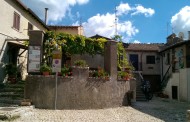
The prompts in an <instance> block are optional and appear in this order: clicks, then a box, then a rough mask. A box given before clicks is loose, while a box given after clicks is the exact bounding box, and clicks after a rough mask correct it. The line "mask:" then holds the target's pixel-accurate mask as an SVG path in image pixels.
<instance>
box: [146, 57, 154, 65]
mask: <svg viewBox="0 0 190 122" xmlns="http://www.w3.org/2000/svg"><path fill="white" fill-rule="evenodd" d="M146 63H147V64H155V56H146Z"/></svg>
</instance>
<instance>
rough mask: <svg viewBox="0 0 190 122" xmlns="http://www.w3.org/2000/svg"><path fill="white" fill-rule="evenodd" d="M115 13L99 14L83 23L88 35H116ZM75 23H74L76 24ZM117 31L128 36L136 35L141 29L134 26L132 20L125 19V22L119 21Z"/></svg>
mask: <svg viewBox="0 0 190 122" xmlns="http://www.w3.org/2000/svg"><path fill="white" fill-rule="evenodd" d="M114 21H115V15H114V14H110V13H107V14H105V15H104V14H103V15H100V14H97V15H96V16H93V17H91V18H89V19H88V20H87V22H84V23H83V27H84V30H85V35H86V36H88V37H89V36H93V35H95V34H99V35H102V36H105V37H108V38H110V37H113V36H114V35H115V26H114ZM76 24H77V23H75V24H74V25H76ZM117 31H118V33H119V34H121V35H122V34H124V35H126V36H127V37H131V36H134V35H136V34H137V33H138V32H139V30H138V29H137V28H136V27H135V26H133V24H132V22H130V21H125V22H123V23H118V26H117Z"/></svg>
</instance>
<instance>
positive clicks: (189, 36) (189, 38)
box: [188, 31, 190, 40]
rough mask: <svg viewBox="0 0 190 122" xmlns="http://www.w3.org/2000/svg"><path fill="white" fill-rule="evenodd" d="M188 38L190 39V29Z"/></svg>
mask: <svg viewBox="0 0 190 122" xmlns="http://www.w3.org/2000/svg"><path fill="white" fill-rule="evenodd" d="M188 40H190V31H188Z"/></svg>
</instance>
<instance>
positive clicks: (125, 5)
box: [117, 3, 155, 17]
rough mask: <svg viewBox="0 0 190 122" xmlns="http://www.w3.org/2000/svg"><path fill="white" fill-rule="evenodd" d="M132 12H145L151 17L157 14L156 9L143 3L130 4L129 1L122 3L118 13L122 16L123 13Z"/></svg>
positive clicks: (132, 13) (146, 15)
mask: <svg viewBox="0 0 190 122" xmlns="http://www.w3.org/2000/svg"><path fill="white" fill-rule="evenodd" d="M128 13H131V15H133V16H134V15H138V14H144V15H145V17H150V16H152V15H154V14H155V11H154V9H152V8H145V7H143V6H142V5H137V6H130V5H129V4H128V3H121V4H120V5H119V6H118V7H117V15H118V16H121V15H123V14H128Z"/></svg>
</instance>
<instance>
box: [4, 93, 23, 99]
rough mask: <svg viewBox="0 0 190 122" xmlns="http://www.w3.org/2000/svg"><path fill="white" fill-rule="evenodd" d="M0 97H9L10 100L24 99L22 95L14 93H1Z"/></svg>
mask: <svg viewBox="0 0 190 122" xmlns="http://www.w3.org/2000/svg"><path fill="white" fill-rule="evenodd" d="M0 97H10V98H17V97H20V98H24V93H14V92H1V93H0Z"/></svg>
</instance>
